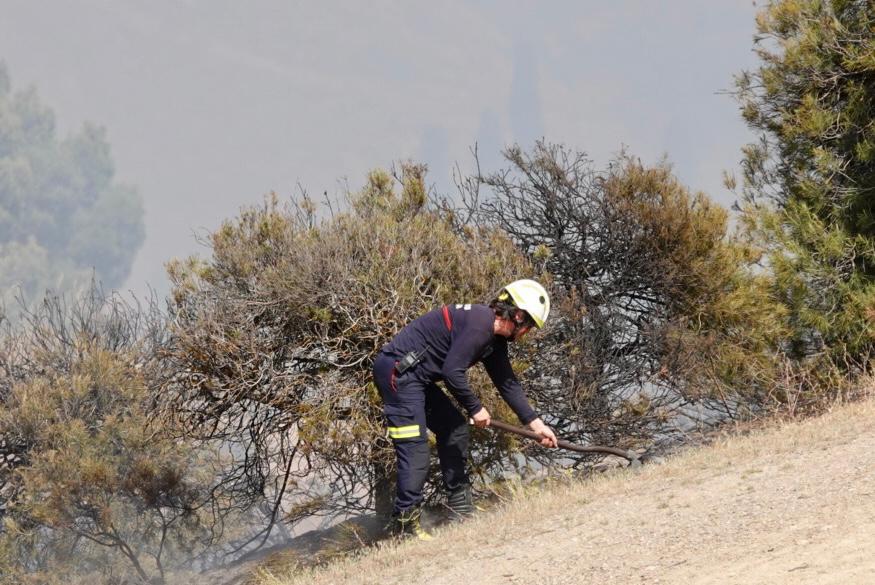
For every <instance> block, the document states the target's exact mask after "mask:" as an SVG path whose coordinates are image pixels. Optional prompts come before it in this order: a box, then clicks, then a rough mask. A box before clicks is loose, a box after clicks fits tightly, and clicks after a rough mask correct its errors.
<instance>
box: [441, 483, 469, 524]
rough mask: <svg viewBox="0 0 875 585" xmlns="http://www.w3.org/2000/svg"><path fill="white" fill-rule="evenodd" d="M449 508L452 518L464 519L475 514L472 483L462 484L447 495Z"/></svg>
mask: <svg viewBox="0 0 875 585" xmlns="http://www.w3.org/2000/svg"><path fill="white" fill-rule="evenodd" d="M447 508H449V509H450V519H451V520H462V519H464V518H470V517H471V516H473V515H474V498H473V497H472V495H471V485H470V484H466V485H462V486H459V487H457V488H456V489H454V490H452V491H450V493H449V495H448V496H447Z"/></svg>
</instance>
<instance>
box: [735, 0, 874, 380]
mask: <svg viewBox="0 0 875 585" xmlns="http://www.w3.org/2000/svg"><path fill="white" fill-rule="evenodd" d="M757 26H758V31H759V34H758V36H757V38H756V43H757V44H756V52H757V54H758V55H759V57H760V60H761V64H760V67H759V68H758V69H756V70H755V71H748V72H744V73H742V74H741V75H740V76H738V78H737V86H738V93H737V95H738V99H739V102H740V104H741V109H742V114H743V116H744V119H745V120H746V121H747V123H748V125H749V126H750V127H751V128H753V129H754V130H757V131H758V132H759V133H760V137H759V140H758V142H756V143H754V144H750V145H748V146H747V147H745V149H744V161H743V175H744V181H743V184H742V194H743V204H742V205H741V209H742V211H743V217H744V220H745V223H746V226H747V228H748V230H749V232H750V234H751V236H752V239H753V240H754V241H756V242H757V243H758V245H761V246H762V247H763V248H764V249H766V250H767V251H768V261H769V262H768V265H769V267H770V268H771V269H772V270H773V272H774V276H775V284H774V296H775V297H776V298H777V299H779V300H780V302H781V303H782V305H783V306H784V307H785V308H786V309H787V312H788V324H789V326H790V328H791V335H790V336H789V338H788V341H787V342H786V344H784V348H783V349H784V350H785V351H786V352H787V354H788V355H789V356H790V357H791V358H792V359H794V360H796V361H799V362H801V361H809V360H817V361H821V362H823V363H824V364H826V363H829V364H832V366H834V367H838V368H839V369H841V370H844V371H846V372H847V371H857V370H859V369H860V368H863V369H865V368H867V367H868V362H869V359H870V356H871V354H872V350H873V341H875V337H873V334H875V329H873V325H875V320H873V317H875V310H873V306H875V304H873V302H875V280H873V279H875V5H873V3H872V2H870V1H868V0H831V1H824V0H774V1H772V2H769V3H768V4H767V5H766V6H765V7H764V8H763V9H762V10H761V12H760V13H759V15H758V17H757Z"/></svg>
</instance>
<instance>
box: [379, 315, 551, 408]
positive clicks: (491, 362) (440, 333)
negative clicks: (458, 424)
mask: <svg viewBox="0 0 875 585" xmlns="http://www.w3.org/2000/svg"><path fill="white" fill-rule="evenodd" d="M494 322H495V312H494V311H493V310H492V309H490V308H489V307H488V306H486V305H446V306H444V307H441V308H439V309H435V310H433V311H429V312H428V313H426V314H425V315H423V316H422V317H419V318H418V319H415V320H414V321H411V322H410V323H409V324H407V326H406V327H404V329H402V330H401V331H399V332H398V334H397V335H396V336H395V337H394V338H393V339H392V341H390V342H389V343H387V344H386V345H384V346H383V348H382V351H383V352H385V353H387V354H389V355H391V356H393V357H395V358H396V359H400V358H401V357H403V356H404V355H406V354H407V353H409V352H411V351H415V352H417V353H421V354H422V353H423V352H424V355H423V357H422V361H421V362H420V363H418V364H417V365H416V366H415V367H414V368H412V369H411V370H410V372H409V373H406V374H405V375H409V376H416V378H417V379H418V380H420V381H422V382H425V383H430V382H435V381H438V380H443V381H444V383H445V384H446V386H447V389H448V390H449V391H450V392H451V393H452V395H453V396H454V397H455V398H456V400H457V401H458V402H459V404H461V405H462V407H463V408H465V410H467V411H468V415H469V416H470V415H473V414H474V413H476V412H477V411H478V410H480V408H481V406H482V405H481V404H480V399H479V398H478V397H477V395H476V394H475V393H474V391H473V390H471V386H470V385H469V384H468V376H467V370H468V368H470V367H471V366H473V365H474V364H475V363H477V362H478V361H479V362H482V363H483V365H484V367H485V368H486V372H487V373H488V374H489V377H490V378H491V379H492V383H493V384H495V387H496V388H497V389H498V392H499V394H501V397H502V398H503V399H504V401H505V402H507V404H508V405H509V406H510V407H511V409H512V410H513V411H514V412H515V413H516V415H517V417H518V418H519V419H520V421H521V422H522V423H523V424H528V423H530V422H531V421H533V420H535V419H536V418H537V417H538V415H537V413H536V412H535V411H534V410H533V409H532V407H531V405H530V404H529V401H528V400H527V399H526V395H525V393H524V392H523V388H522V386H520V383H519V380H517V378H516V376H515V375H514V373H513V368H512V367H511V365H510V358H509V357H508V353H507V339H506V338H504V337H502V336H500V335H495V333H494V330H493V323H494Z"/></svg>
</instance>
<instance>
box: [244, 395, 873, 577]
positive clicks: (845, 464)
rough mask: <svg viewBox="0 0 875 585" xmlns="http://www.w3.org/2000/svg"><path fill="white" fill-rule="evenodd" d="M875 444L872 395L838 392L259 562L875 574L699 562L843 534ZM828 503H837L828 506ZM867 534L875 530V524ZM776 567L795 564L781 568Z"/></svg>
mask: <svg viewBox="0 0 875 585" xmlns="http://www.w3.org/2000/svg"><path fill="white" fill-rule="evenodd" d="M873 451H875V400H873V399H871V398H870V399H867V400H864V401H861V402H858V403H854V404H849V405H836V406H835V407H834V408H832V409H830V411H829V412H827V413H825V414H824V415H822V416H819V417H817V418H813V419H809V420H804V421H776V422H775V423H774V424H772V425H771V426H769V427H768V428H763V429H759V430H757V431H755V432H752V433H750V434H748V435H746V436H726V437H723V438H720V439H718V440H716V441H715V442H714V443H713V444H711V445H708V446H705V447H701V448H695V449H690V450H688V451H686V452H684V453H681V454H678V455H676V456H673V457H670V458H669V459H667V460H666V461H665V462H664V463H663V464H660V465H651V466H645V467H644V468H643V469H641V470H640V471H637V472H635V471H632V470H617V471H613V472H610V473H608V474H606V475H601V476H598V477H593V478H591V479H588V480H584V481H574V482H569V483H567V484H562V485H554V486H551V487H549V488H547V489H543V490H540V491H532V490H525V489H522V488H519V489H518V493H517V494H516V497H514V498H512V500H510V501H509V502H508V503H506V504H505V505H502V506H499V509H497V510H494V511H491V512H488V513H484V514H481V515H480V516H478V517H477V518H475V519H473V520H471V521H469V522H467V523H464V524H461V525H455V526H448V527H444V528H441V529H438V530H437V532H436V536H437V538H436V539H435V540H434V541H432V542H430V543H421V542H402V543H394V544H387V545H383V546H380V547H376V548H373V549H371V550H368V551H366V552H364V553H362V554H360V555H358V556H356V557H354V558H346V559H341V560H337V561H336V562H333V563H332V564H330V565H328V566H325V567H322V568H317V569H305V568H300V567H299V566H298V567H295V566H286V567H277V566H274V567H272V568H269V569H268V568H262V569H261V570H260V571H259V574H258V578H257V580H256V582H257V583H259V585H297V584H303V583H306V584H307V585H319V584H328V583H332V584H349V585H352V584H364V583H380V584H381V585H388V584H390V583H404V584H407V585H409V584H413V583H424V582H428V583H431V584H434V583H452V582H454V579H463V580H466V581H467V580H471V581H477V579H474V578H471V579H467V578H466V576H467V577H472V576H480V577H481V582H506V583H513V582H517V580H519V581H520V582H524V581H526V580H531V579H533V578H538V579H539V580H540V582H541V583H578V582H581V583H583V582H613V583H621V582H622V583H625V582H629V583H632V582H634V583H640V582H642V580H645V581H646V580H647V579H643V577H644V576H649V578H653V579H658V576H663V578H669V580H668V581H661V582H670V583H688V582H689V583H693V582H695V583H711V582H713V583H722V582H738V583H748V582H750V583H755V582H771V583H785V582H787V583H808V582H810V583H831V582H837V583H838V582H848V583H851V582H859V583H864V582H865V583H869V582H875V580H872V581H869V580H854V579H855V578H856V577H855V574H851V573H847V571H845V572H844V573H841V574H839V573H835V572H833V573H834V574H835V575H836V578H838V577H839V575H840V576H841V579H842V580H840V581H830V580H829V579H825V578H822V577H823V576H822V575H821V576H820V577H816V578H814V580H811V581H807V580H806V575H805V571H806V570H807V569H809V567H813V566H814V565H809V564H805V563H802V562H801V561H800V564H799V566H797V567H790V568H781V567H779V568H775V567H773V566H772V565H770V564H768V563H770V562H772V563H779V562H782V561H781V559H783V557H768V558H766V559H764V560H763V563H765V564H762V567H761V568H759V569H757V567H760V565H751V566H752V567H753V568H749V570H747V572H746V573H745V575H750V576H751V577H750V578H751V579H754V580H751V581H746V580H745V577H743V576H739V577H738V578H737V579H736V580H730V581H722V580H721V578H722V577H725V575H722V576H721V575H715V576H714V578H713V580H709V579H708V575H707V572H703V570H704V569H702V568H701V567H705V566H711V564H712V563H715V562H716V563H717V565H715V566H718V567H719V566H720V564H719V563H720V562H724V563H725V564H726V567H730V568H732V567H739V566H742V565H744V564H745V563H753V561H751V560H749V559H750V558H754V557H755V555H756V554H759V553H761V552H762V551H760V548H762V550H764V551H768V554H770V555H778V554H779V553H780V552H782V551H785V549H786V550H788V551H790V552H787V553H786V554H788V555H790V556H789V557H787V558H788V559H789V558H796V557H793V556H792V554H795V553H792V551H791V550H790V549H792V548H793V546H795V545H793V543H797V545H798V546H799V547H802V549H805V547H807V546H809V544H810V543H814V544H817V543H820V545H823V546H825V547H827V548H826V550H829V548H828V545H829V543H830V541H829V538H833V539H834V540H835V539H840V538H844V537H846V536H847V535H846V534H845V531H846V530H849V529H850V527H849V526H850V525H853V518H856V517H857V515H858V514H859V512H860V511H859V510H856V508H854V507H855V506H860V505H865V506H870V504H869V503H868V499H866V497H868V495H869V494H870V492H869V491H868V490H869V488H868V487H867V483H868V482H865V481H864V478H867V477H868V478H869V479H871V477H872V476H873V471H875V456H873V455H872V454H871V453H872V452H873ZM827 467H829V468H827ZM821 476H822V477H821ZM845 482H848V483H845ZM855 482H859V485H857V483H855ZM871 489H872V491H875V487H873V488H871ZM832 492H835V493H832ZM864 496H866V497H864ZM860 502H862V504H861V503H860ZM826 503H829V505H830V506H832V508H829V509H827V508H825V507H824V506H825V505H826ZM842 506H843V507H842ZM872 507H873V509H875V505H873V506H872ZM866 510H868V508H866ZM846 512H847V516H848V518H850V519H851V520H849V521H848V522H845V523H844V524H843V525H838V526H837V527H836V529H837V532H836V533H835V535H834V536H832V537H830V536H829V535H830V532H829V529H826V528H829V527H833V525H834V524H839V523H840V522H841V518H843V517H844V516H843V515H844V514H845V513H846ZM819 514H823V515H825V517H824V518H819V517H817V516H818V515H819ZM833 520H835V522H833ZM791 528H792V530H795V531H797V532H799V531H803V529H804V530H807V531H808V532H806V533H805V534H807V536H805V537H798V535H797V534H796V533H795V532H794V533H793V535H789V536H788V535H786V534H784V533H785V532H786V531H787V530H790V529H791ZM820 528H824V529H825V530H826V531H825V532H824V531H823V530H820V531H819V529H820ZM809 533H810V534H809ZM800 534H801V532H800ZM785 537H786V538H785ZM788 538H789V539H790V540H787V539H788ZM869 538H871V539H873V540H875V535H872V536H870V537H869ZM794 539H795V540H794ZM824 539H826V540H824ZM821 541H823V542H821ZM856 542H857V544H856V545H854V546H859V548H861V549H864V548H865V546H866V545H864V544H863V543H862V542H860V541H859V537H856ZM776 543H779V544H776ZM788 543H790V544H788ZM798 543H802V544H798ZM814 544H810V545H811V546H814ZM849 546H850V545H849ZM749 547H753V548H752V549H750V550H747V549H748V548H749ZM758 547H760V548H758ZM775 547H777V549H776V548H775ZM787 547H789V548H787ZM776 550H777V551H778V552H774V551H776ZM751 551H753V552H751ZM791 553H792V554H791ZM762 554H766V553H762ZM800 554H802V553H800ZM849 554H850V553H849ZM751 555H754V557H752V556H751ZM829 556H830V555H825V558H826V557H829ZM648 559H649V560H648ZM678 559H680V560H678ZM721 559H722V561H721ZM784 561H786V562H790V561H789V560H787V559H784ZM794 562H795V561H794ZM791 564H792V563H791ZM803 565H804V566H803ZM849 565H854V566H859V563H858V562H856V561H855V562H853V563H849ZM745 566H746V565H745ZM722 570H724V571H725V570H726V569H725V568H724V569H722ZM773 570H774V571H793V572H788V573H787V575H789V577H788V578H789V579H790V580H787V581H783V580H780V579H779V578H778V577H780V575H778V574H777V573H775V574H774V575H773V574H772V573H771V572H770V571H773ZM855 570H856V569H855ZM871 570H872V571H875V566H872V568H871ZM757 571H760V573H759V577H756V575H757V574H758V573H757ZM527 576H531V577H527ZM596 576H598V577H596ZM872 576H875V573H873V574H872ZM773 577H774V578H773ZM588 578H590V579H593V580H591V581H590V580H587V579H588ZM756 578H760V579H762V580H761V581H756V580H755V579H756ZM600 579H604V581H600ZM654 582H656V581H654Z"/></svg>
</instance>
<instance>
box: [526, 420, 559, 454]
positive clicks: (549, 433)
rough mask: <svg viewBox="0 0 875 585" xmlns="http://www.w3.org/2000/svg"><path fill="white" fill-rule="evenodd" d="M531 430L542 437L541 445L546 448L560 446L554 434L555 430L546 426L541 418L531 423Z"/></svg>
mask: <svg viewBox="0 0 875 585" xmlns="http://www.w3.org/2000/svg"><path fill="white" fill-rule="evenodd" d="M529 428H530V429H531V430H533V431H534V432H536V433H538V434H539V435H541V445H543V446H544V447H554V448H555V447H557V446H559V441H558V439H556V435H555V434H553V430H552V429H551V428H550V427H548V426H547V425H545V424H544V421H542V420H541V419H540V418H536V419H535V420H533V421H532V422H530V423H529Z"/></svg>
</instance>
